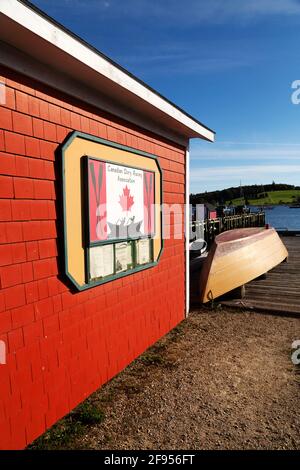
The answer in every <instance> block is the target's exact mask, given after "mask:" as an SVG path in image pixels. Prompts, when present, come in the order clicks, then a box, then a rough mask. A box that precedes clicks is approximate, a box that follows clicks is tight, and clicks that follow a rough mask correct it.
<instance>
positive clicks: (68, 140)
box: [58, 131, 164, 291]
mask: <svg viewBox="0 0 300 470" xmlns="http://www.w3.org/2000/svg"><path fill="white" fill-rule="evenodd" d="M77 137H78V138H81V139H85V140H88V141H91V142H96V143H100V144H103V145H107V146H108V147H114V148H117V149H120V150H125V151H128V152H130V153H134V154H136V155H140V156H143V157H148V158H152V159H154V160H156V164H157V168H158V171H159V172H160V190H161V201H160V204H162V195H163V173H162V169H161V166H160V164H159V161H158V158H157V156H156V155H153V154H150V153H147V152H143V151H141V150H137V149H135V148H132V147H128V146H126V145H121V144H117V143H116V142H112V141H110V140H106V139H101V138H100V137H95V136H93V135H91V134H86V133H83V132H79V131H73V132H71V134H69V136H68V137H66V139H65V141H64V142H63V144H62V145H61V146H60V148H59V149H58V150H59V152H60V155H61V176H62V193H63V236H64V244H63V246H64V270H65V275H66V276H67V278H68V279H69V280H70V281H71V282H72V284H73V285H74V286H75V287H76V288H77V289H78V290H79V291H83V290H86V289H90V288H92V287H96V286H99V285H101V284H106V283H107V282H110V281H114V280H115V279H120V278H122V277H125V276H129V275H131V274H134V273H137V272H140V271H143V270H145V269H149V268H152V267H155V266H157V264H158V262H159V260H160V257H161V255H162V252H163V249H164V239H163V214H162V211H161V212H160V221H161V248H160V252H159V254H158V257H157V260H156V261H153V262H151V263H148V264H144V265H141V266H135V267H134V268H133V269H131V270H130V271H124V272H121V273H117V274H114V275H112V276H108V277H107V278H104V279H101V280H98V281H89V282H86V284H83V285H82V286H81V285H79V284H78V283H77V281H76V280H75V279H74V278H73V276H72V275H71V274H70V272H69V271H68V255H67V237H66V233H67V231H66V198H65V190H66V188H65V162H64V159H65V151H66V150H67V149H68V147H69V146H70V145H71V143H72V142H73V140H74V139H75V138H77ZM86 160H87V159H86ZM81 174H82V168H81ZM84 191H86V188H84ZM85 199H86V198H85ZM83 230H84V236H85V237H86V235H87V234H86V223H85V224H84V228H83ZM118 241H119V242H121V240H118ZM152 245H153V243H152ZM85 250H87V247H86V248H85ZM85 270H86V274H88V272H89V256H85Z"/></svg>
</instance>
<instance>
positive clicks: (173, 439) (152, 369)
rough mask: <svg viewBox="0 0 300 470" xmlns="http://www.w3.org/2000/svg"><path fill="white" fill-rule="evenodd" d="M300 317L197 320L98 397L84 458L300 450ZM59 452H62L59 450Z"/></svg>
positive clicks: (231, 314) (223, 312)
mask: <svg viewBox="0 0 300 470" xmlns="http://www.w3.org/2000/svg"><path fill="white" fill-rule="evenodd" d="M296 339H300V318H289V317H282V316H281V317H279V316H272V315H266V314H263V313H253V312H247V311H244V312H242V311H235V310H229V309H224V308H223V309H220V310H217V311H216V310H215V311H211V310H207V309H201V310H198V311H194V312H193V313H192V314H191V315H190V317H189V318H188V319H187V320H185V321H184V322H182V323H181V324H180V325H179V326H178V327H177V328H176V329H175V330H174V331H173V332H171V333H170V334H169V335H167V336H166V337H165V338H163V339H162V340H161V341H159V342H158V343H156V345H155V346H154V347H152V348H150V350H148V351H147V352H146V353H145V354H144V355H143V356H141V358H139V359H138V360H137V361H135V362H134V363H133V364H131V365H130V366H129V367H127V369H126V370H124V371H123V372H122V373H120V374H119V375H118V376H117V377H115V378H114V379H113V380H112V381H110V382H109V383H108V384H106V385H105V386H104V387H102V388H101V389H100V390H99V391H98V392H96V393H95V394H94V395H93V396H92V397H91V399H90V400H92V403H93V405H95V406H96V407H100V408H101V409H102V410H103V411H104V413H105V419H104V421H103V422H101V423H99V424H97V425H93V426H89V427H88V428H86V430H85V431H84V434H82V435H80V436H78V437H76V438H74V439H72V442H71V443H70V444H69V448H70V447H71V448H73V449H74V448H75V449H76V448H77V449H78V448H81V449H82V448H84V449H110V450H115V449H119V450H123V449H124V450H125V449H130V450H132V449H136V450H137V449H156V450H161V449H165V450H166V449H169V450H173V449H174V450H180V449H194V450H199V449H300V427H299V423H300V408H299V383H300V381H299V378H300V375H299V369H300V366H295V365H293V363H292V361H291V344H292V342H293V341H294V340H296ZM52 448H53V446H52Z"/></svg>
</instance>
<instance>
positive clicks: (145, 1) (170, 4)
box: [32, 0, 300, 26]
mask: <svg viewBox="0 0 300 470" xmlns="http://www.w3.org/2000/svg"><path fill="white" fill-rule="evenodd" d="M32 1H33V3H35V4H36V5H38V6H41V7H45V6H46V5H47V4H49V0H32ZM51 4H52V5H51V6H52V7H55V8H60V9H63V8H65V6H66V5H67V6H69V7H71V6H72V13H73V14H76V13H77V14H82V11H85V12H86V13H90V12H91V11H92V12H94V13H95V14H96V13H97V10H103V8H106V9H107V10H109V15H110V16H113V17H130V18H141V17H147V20H149V19H155V20H160V21H163V22H164V23H165V24H170V23H176V25H178V26H185V25H191V24H198V23H199V24H201V23H203V22H209V23H216V24H219V23H224V22H228V21H232V20H252V19H257V18H259V17H261V16H271V15H277V16H282V15H285V16H292V15H293V16H295V15H300V4H299V1H298V0H209V1H207V0H188V1H187V2H183V1H182V0H163V1H162V0H126V1H116V0H111V1H107V0H52V1H51ZM108 6H109V7H110V8H108Z"/></svg>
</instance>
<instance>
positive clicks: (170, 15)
mask: <svg viewBox="0 0 300 470" xmlns="http://www.w3.org/2000/svg"><path fill="white" fill-rule="evenodd" d="M32 3H34V4H35V5H36V6H38V7H40V8H41V9H42V10H44V11H46V12H47V13H48V14H49V15H50V16H52V17H54V18H55V19H57V20H58V21H59V22H61V23H62V24H64V25H65V26H66V27H68V28H69V29H71V30H72V31H74V32H75V33H76V34H78V35H79V36H81V37H82V38H84V39H85V40H87V41H88V42H89V43H90V44H92V45H94V46H95V47H97V48H98V49H99V50H101V51H102V52H103V53H105V54H106V55H108V56H109V57H111V58H112V59H113V60H115V61H116V62H118V63H119V64H120V65H122V66H123V67H125V68H127V69H128V70H129V71H130V72H132V73H133V74H135V75H137V76H138V77H139V78H141V79H142V80H144V81H145V82H146V83H148V84H149V85H151V86H152V87H153V88H155V89H156V90H158V91H159V92H160V93H162V94H163V95H164V96H166V97H167V98H169V99H170V100H172V101H173V102H175V103H176V104H178V105H179V106H181V107H182V108H184V109H185V110H186V111H187V112H188V113H190V114H192V115H193V116H194V117H196V118H198V119H199V120H200V121H202V122H203V123H204V124H206V125H207V126H208V127H210V128H212V129H214V130H215V131H216V132H217V136H216V143H215V144H209V143H206V142H203V141H200V140H194V141H192V143H191V191H192V192H202V191H205V190H208V191H209V190H214V189H222V188H225V187H228V186H238V185H239V184H240V181H242V184H266V183H270V182H272V181H273V180H275V181H276V182H278V183H279V182H286V183H290V184H297V185H300V104H299V105H295V104H293V103H292V100H291V96H292V93H293V91H294V90H293V89H292V88H291V85H292V83H293V81H295V80H300V53H299V43H300V41H299V40H300V0H185V1H182V0H180V1H179V0H32ZM299 96H300V95H299Z"/></svg>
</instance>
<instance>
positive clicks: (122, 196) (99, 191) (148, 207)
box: [88, 159, 154, 242]
mask: <svg viewBox="0 0 300 470" xmlns="http://www.w3.org/2000/svg"><path fill="white" fill-rule="evenodd" d="M88 169H89V217H90V241H91V242H95V241H98V240H106V239H127V238H138V237H140V236H143V235H149V234H152V233H153V231H154V173H152V172H150V171H144V170H140V169H138V168H131V167H126V166H121V165H116V164H113V163H108V162H102V161H99V160H94V159H89V162H88Z"/></svg>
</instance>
